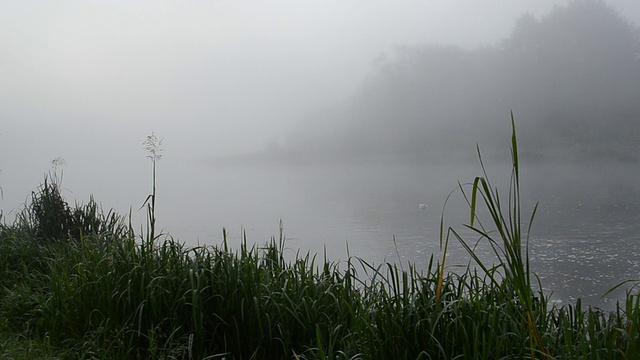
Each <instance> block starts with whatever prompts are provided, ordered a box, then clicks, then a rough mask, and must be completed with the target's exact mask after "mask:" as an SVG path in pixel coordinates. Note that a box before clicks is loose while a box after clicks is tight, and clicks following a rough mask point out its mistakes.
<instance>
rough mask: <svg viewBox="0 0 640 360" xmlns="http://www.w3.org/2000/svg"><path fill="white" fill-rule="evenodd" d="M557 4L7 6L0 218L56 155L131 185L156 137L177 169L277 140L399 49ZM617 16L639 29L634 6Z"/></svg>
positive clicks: (85, 175) (507, 27)
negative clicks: (145, 147)
mask: <svg viewBox="0 0 640 360" xmlns="http://www.w3.org/2000/svg"><path fill="white" fill-rule="evenodd" d="M566 3H567V1H559V0H554V1H552V0H523V1H509V0H501V1H475V0H465V1H445V0H413V1H411V0H394V1H381V0H351V1H345V0H323V1H319V0H317V1H311V0H310V1H300V0H286V1H283V0H273V1H249V0H245V1H242V0H237V1H236V0H234V1H230V0H229V1H165V0H154V1H123V0H119V1H85V0H82V1H79V0H70V1H64V2H61V1H3V2H1V3H0V24H1V25H0V28H1V29H2V30H1V31H0V48H1V49H2V52H1V55H0V79H1V81H0V83H1V84H2V85H1V86H0V170H1V171H2V172H0V186H2V189H3V191H4V193H5V198H4V199H3V201H2V202H0V205H3V204H2V203H3V202H4V205H3V206H2V208H4V209H7V208H13V206H15V203H16V201H19V200H23V199H24V197H25V196H26V195H27V194H28V193H29V192H30V191H31V190H33V189H34V187H35V186H37V184H39V183H40V181H41V180H42V176H43V174H44V173H45V172H47V171H48V170H49V169H50V167H51V160H52V159H55V158H57V157H62V158H64V159H65V161H66V163H67V165H66V166H65V171H66V172H67V174H69V173H72V174H73V173H75V175H74V176H75V178H76V179H78V180H77V181H78V182H82V184H84V185H85V186H87V187H90V186H96V187H105V186H107V185H105V183H104V178H105V177H108V176H115V175H113V174H117V176H119V177H124V178H126V177H127V176H129V175H130V176H132V177H135V178H137V177H138V175H139V173H138V171H139V170H140V169H144V171H146V170H147V167H148V162H146V161H147V160H146V159H145V156H146V154H145V153H144V151H143V150H142V146H141V143H142V142H143V141H144V139H145V137H146V136H147V135H149V134H150V133H152V132H154V133H155V134H156V135H158V136H159V137H161V138H164V145H165V148H166V158H167V159H169V158H172V159H173V160H167V161H168V162H171V161H173V162H172V164H173V165H177V164H178V163H179V162H186V161H198V160H202V159H206V158H211V157H219V156H225V155H232V154H236V153H242V152H250V151H255V150H259V149H262V148H264V147H265V146H267V145H268V144H272V143H281V142H283V141H285V139H286V137H287V135H288V133H289V132H290V131H291V129H292V128H295V127H299V126H304V124H302V125H301V123H300V122H301V121H304V118H305V115H306V114H309V113H310V112H313V111H314V109H317V108H322V107H323V106H327V105H328V104H332V103H336V102H340V101H344V99H347V98H348V97H349V96H350V95H351V94H354V93H355V92H356V91H357V90H358V88H359V86H360V84H361V83H362V81H363V80H364V79H366V78H367V77H368V76H371V74H372V73H373V71H374V69H375V67H374V65H373V64H374V62H375V59H376V58H377V57H379V56H380V55H381V54H383V53H387V52H390V51H393V48H394V47H395V46H399V45H413V44H421V43H429V44H432V43H437V44H452V45H458V46H461V47H465V48H474V47H478V46H487V45H493V44H495V43H497V42H498V41H499V40H500V39H502V38H505V37H507V36H508V35H509V33H510V31H511V29H512V27H513V25H514V23H515V20H516V19H517V17H518V16H519V15H522V14H524V13H527V12H531V13H533V14H534V15H536V16H540V15H543V14H545V13H547V12H548V11H550V10H551V9H552V8H553V6H555V5H563V4H566ZM612 5H614V6H616V7H617V8H618V9H620V11H621V12H622V13H623V14H624V15H625V16H627V17H628V18H629V19H631V20H635V21H636V22H640V21H639V20H640V2H638V1H637V0H620V1H616V2H612ZM634 16H635V19H634ZM114 183H119V182H118V181H115V182H114ZM114 186H115V185H114ZM140 186H143V185H140ZM133 188H134V189H135V191H138V190H139V189H138V188H137V187H136V186H133ZM116 190H120V191H125V190H126V191H129V189H123V188H122V187H120V188H118V189H116ZM131 191H133V190H131ZM5 211H6V210H5Z"/></svg>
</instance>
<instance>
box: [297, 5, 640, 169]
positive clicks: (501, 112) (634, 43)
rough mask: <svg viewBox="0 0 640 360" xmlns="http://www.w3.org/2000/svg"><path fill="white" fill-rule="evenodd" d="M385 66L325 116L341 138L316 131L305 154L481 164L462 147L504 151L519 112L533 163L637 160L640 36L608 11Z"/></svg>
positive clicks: (391, 60) (414, 50)
mask: <svg viewBox="0 0 640 360" xmlns="http://www.w3.org/2000/svg"><path fill="white" fill-rule="evenodd" d="M376 65H377V68H376V69H377V71H376V74H375V76H373V77H372V78H370V79H369V80H368V81H367V82H366V83H364V84H363V85H362V87H361V90H360V91H359V92H358V94H356V96H354V97H353V98H352V99H350V101H349V102H348V103H347V104H344V105H341V106H340V107H339V109H338V110H333V111H327V114H329V115H331V116H332V118H333V119H335V120H336V121H335V122H339V123H340V124H339V126H338V127H337V128H334V129H333V130H332V131H325V132H324V133H322V132H320V133H322V139H319V136H317V134H318V133H319V131H317V129H316V127H313V128H314V130H313V134H307V135H308V136H307V137H305V136H302V135H301V134H297V138H298V139H297V142H296V141H292V144H293V145H292V147H293V148H294V149H295V150H296V151H297V152H298V154H305V153H306V154H307V155H310V156H318V157H325V158H327V157H333V158H343V159H345V158H347V159H348V158H351V159H356V160H372V159H383V160H385V159H388V160H394V161H397V160H401V161H409V162H414V161H448V160H449V159H451V157H452V156H453V157H454V158H455V157H458V158H468V159H472V158H473V154H474V153H473V150H474V149H473V148H472V147H469V148H468V149H467V148H464V147H460V146H458V145H459V144H465V143H466V144H473V143H475V142H481V143H485V144H495V148H496V149H498V148H500V147H501V146H503V145H504V144H501V143H499V142H498V139H502V138H504V135H505V134H503V133H502V132H501V131H503V130H499V129H501V128H503V126H501V125H502V120H501V119H503V118H504V116H505V114H508V112H509V111H513V112H514V113H516V114H517V115H518V117H519V118H520V119H521V123H522V125H521V129H522V133H523V134H524V135H525V136H523V138H522V139H521V147H522V151H523V155H524V156H527V157H529V158H541V159H549V158H557V157H564V158H571V159H576V158H585V159H592V158H602V159H615V160H624V161H635V160H636V156H637V155H636V154H637V153H638V151H637V150H638V149H637V147H638V145H637V144H638V139H640V127H639V126H638V124H640V103H639V102H638V101H637V99H640V32H639V30H638V27H637V26H636V25H634V24H632V23H630V22H628V21H627V20H626V19H625V18H624V16H622V15H621V14H620V13H619V12H618V11H617V10H616V9H614V8H612V7H610V6H608V5H605V4H604V3H603V2H600V1H593V0H581V1H574V2H572V3H570V4H568V5H567V6H566V7H556V8H555V9H554V10H553V11H552V12H550V13H549V14H547V15H546V16H543V17H541V18H539V19H536V18H535V17H533V16H532V15H530V14H525V15H523V16H521V17H520V18H519V19H517V21H516V22H515V27H514V29H513V31H512V32H511V34H510V36H509V37H507V38H506V39H503V40H502V41H501V42H499V43H498V44H496V45H494V46H491V47H481V48H476V49H462V48H458V47H455V46H443V45H415V46H404V47H398V48H396V49H395V51H394V52H393V53H392V54H390V55H385V56H381V58H380V59H378V60H377V61H376ZM327 114H318V116H317V118H318V119H319V122H322V123H326V122H328V119H327V116H326V115H327ZM335 122H334V126H335ZM491 150H492V149H491V148H488V149H487V151H491ZM320 154H322V155H320Z"/></svg>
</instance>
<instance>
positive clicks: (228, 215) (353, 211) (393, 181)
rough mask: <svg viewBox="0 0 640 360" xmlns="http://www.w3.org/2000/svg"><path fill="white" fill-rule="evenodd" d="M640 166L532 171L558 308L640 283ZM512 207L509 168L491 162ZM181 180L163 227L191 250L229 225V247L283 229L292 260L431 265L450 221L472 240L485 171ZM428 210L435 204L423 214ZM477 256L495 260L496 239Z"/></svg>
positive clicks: (457, 258)
mask: <svg viewBox="0 0 640 360" xmlns="http://www.w3.org/2000/svg"><path fill="white" fill-rule="evenodd" d="M638 168H640V166H636V165H629V164H609V163H596V164H594V163H591V164H573V165H567V164H533V165H526V164H524V165H522V171H521V195H522V206H523V207H522V211H523V214H524V216H523V221H524V222H525V223H528V219H529V216H530V214H531V211H532V209H533V208H534V206H535V204H536V202H537V203H538V204H539V205H538V210H537V214H536V216H535V219H534V222H533V225H532V227H531V237H530V242H529V250H530V259H531V266H532V269H533V271H534V272H535V273H536V274H537V275H538V276H539V277H540V281H541V283H542V286H543V288H544V289H545V291H546V293H547V294H551V296H552V298H553V299H554V301H557V302H559V303H563V302H565V303H566V302H574V301H575V300H576V299H577V298H582V300H583V303H587V304H591V305H593V306H598V307H601V308H608V309H611V308H612V307H613V306H614V304H615V300H616V299H619V298H620V297H621V296H623V295H624V290H618V291H616V292H614V293H613V294H611V295H610V296H608V297H605V298H602V297H601V296H602V295H603V294H604V293H605V292H606V291H607V290H609V289H610V288H612V287H613V286H615V285H616V284H618V283H620V282H622V281H625V280H629V279H640V260H639V259H640V257H639V256H638V255H639V254H640V227H639V225H638V224H640V205H639V203H638V199H640V186H639V184H640V182H639V181H638V180H639V179H640V171H638ZM487 169H488V171H489V176H490V179H491V180H492V182H493V183H494V185H495V186H498V188H499V191H500V193H501V195H502V196H503V201H505V202H506V200H507V195H508V194H507V193H508V180H509V176H510V168H509V167H508V166H505V165H488V166H487ZM176 173H179V174H180V175H181V176H179V177H175V178H173V177H170V178H164V179H162V178H161V181H162V182H163V187H162V192H161V193H160V197H159V199H160V202H159V204H158V208H159V210H158V213H159V219H158V221H159V224H161V227H162V228H163V229H165V231H167V232H169V233H170V234H171V235H173V236H174V237H175V238H177V239H179V240H180V241H183V242H186V243H187V244H188V245H197V244H220V243H221V242H222V228H223V227H225V228H226V229H227V231H228V233H229V236H228V242H229V243H230V245H231V246H239V244H240V243H241V241H242V239H243V237H244V236H245V235H246V239H247V242H248V243H250V244H253V243H256V244H258V245H260V244H264V243H265V242H267V241H268V240H269V239H271V237H272V236H276V237H277V236H278V233H279V222H280V220H282V221H283V224H284V234H285V237H286V247H287V248H288V249H289V250H288V252H289V253H290V254H295V253H296V252H298V251H299V252H300V253H302V254H305V253H306V252H311V253H317V254H319V256H320V257H322V256H324V255H325V254H326V256H327V258H328V259H329V260H344V259H346V258H347V257H348V255H351V256H358V257H361V258H363V259H365V260H367V261H368V262H370V263H374V264H380V263H382V262H385V261H390V262H401V263H402V264H407V263H412V264H414V265H415V266H416V268H417V269H421V268H424V267H425V266H427V264H428V261H429V259H430V257H431V256H432V255H433V256H434V259H436V260H438V259H441V258H442V250H441V248H440V221H441V217H442V214H443V206H444V204H445V200H446V198H447V195H448V194H449V193H450V192H451V191H452V190H454V194H453V195H452V196H451V197H450V198H449V200H448V202H447V206H446V208H445V210H444V224H445V228H447V227H449V226H451V227H452V228H454V229H456V230H458V231H460V232H461V234H463V236H465V239H466V240H468V241H470V242H474V241H475V240H477V236H476V235H474V234H472V233H470V232H469V231H467V230H465V229H464V227H463V226H462V224H468V222H469V209H468V206H466V204H465V201H464V198H463V197H462V196H460V194H459V190H456V189H457V188H458V183H459V182H460V183H461V184H463V188H466V189H468V190H469V189H470V188H469V187H468V185H464V184H465V183H470V182H472V181H473V179H474V177H475V176H477V175H481V169H480V167H479V165H477V164H468V165H464V166H447V165H439V166H422V167H420V166H404V165H392V166H389V165H357V166H356V165H354V166H297V167H291V166H253V167H242V166H238V167H233V166H228V167H225V168H212V167H206V166H201V165H184V168H182V169H180V170H179V171H177V172H176ZM420 204H426V205H428V207H427V208H426V209H421V208H420ZM477 251H478V253H479V254H480V256H481V257H482V258H484V259H487V260H488V261H492V259H493V257H492V256H491V255H490V249H489V247H488V246H487V244H486V243H482V242H481V243H480V245H479V246H478V250H477ZM469 259H470V257H469V255H468V254H467V253H466V252H465V251H464V249H463V248H462V247H461V246H460V244H458V243H457V242H455V241H453V242H451V243H450V247H449V253H448V259H447V264H448V266H449V269H450V270H451V271H459V269H460V267H461V266H465V265H467V264H468V262H469Z"/></svg>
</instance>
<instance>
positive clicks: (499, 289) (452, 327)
mask: <svg viewBox="0 0 640 360" xmlns="http://www.w3.org/2000/svg"><path fill="white" fill-rule="evenodd" d="M44 193H45V195H47V194H48V195H47V196H48V198H47V197H42V196H41V197H39V198H37V199H39V200H40V201H36V202H35V204H36V205H37V204H39V205H40V207H37V206H35V207H34V206H33V204H32V206H31V208H30V209H27V210H25V212H24V213H23V216H21V217H19V219H18V221H16V223H14V224H12V225H3V226H2V228H1V229H0V264H2V265H1V267H0V272H1V274H0V289H1V290H0V315H1V316H0V319H2V320H1V321H0V344H1V347H0V357H2V358H14V359H38V358H39V359H50V358H61V359H67V358H74V359H88V358H98V359H172V358H174V359H187V358H193V359H204V358H209V359H222V358H235V359H240V358H242V359H249V358H256V359H278V358H291V359H317V358H339V359H352V358H358V359H416V358H425V359H426V358H433V359H451V358H456V357H462V358H465V359H491V358H503V357H512V358H527V357H531V354H532V349H533V351H534V352H535V354H537V355H536V356H537V357H539V358H545V356H546V355H544V354H548V355H550V356H552V357H554V358H562V359H578V358H596V357H600V358H608V359H616V358H620V359H622V358H634V357H635V356H637V355H638V351H640V348H639V345H638V344H640V333H639V331H638V325H640V323H639V322H640V299H639V297H638V295H637V294H636V293H632V292H629V293H628V294H627V297H626V301H624V302H621V303H619V304H618V306H617V308H616V310H615V311H613V312H604V311H601V310H598V309H593V308H588V307H586V308H585V307H583V306H581V304H580V301H578V302H577V303H575V304H567V305H564V306H562V307H558V306H554V305H552V304H550V303H549V302H548V298H547V297H546V295H545V294H543V293H541V292H535V291H533V290H532V291H531V294H532V297H531V298H530V299H521V298H518V293H517V292H516V291H515V289H514V284H513V283H511V282H509V281H507V280H502V281H499V282H496V281H494V278H493V275H495V274H484V273H482V272H480V271H476V270H471V269H469V270H467V271H465V272H463V273H462V274H451V273H449V274H445V275H444V276H442V273H441V271H440V264H441V262H440V261H439V259H438V256H437V255H436V256H435V257H432V258H431V262H430V263H429V266H428V267H427V269H426V270H424V271H421V272H418V271H416V270H415V269H413V268H405V269H403V268H401V267H399V266H398V265H395V264H369V263H368V262H367V261H366V260H364V259H358V258H350V259H348V260H346V261H343V262H332V261H331V260H330V259H323V258H321V257H316V256H311V255H307V254H295V255H293V260H285V258H288V259H290V258H291V257H292V254H287V250H286V240H285V239H283V238H279V239H276V238H274V240H273V241H272V242H271V243H268V244H265V246H262V247H260V246H244V247H242V248H240V249H231V248H229V247H228V246H227V245H226V243H223V244H220V245H218V246H208V247H185V246H184V245H181V244H180V243H179V242H177V241H174V240H172V239H170V238H169V239H166V238H164V237H163V236H162V235H160V236H157V237H156V238H150V237H149V236H148V233H146V236H145V234H142V235H136V234H134V232H133V230H132V229H130V228H129V227H128V226H127V221H126V218H123V217H121V216H118V215H116V214H113V213H111V212H107V213H104V212H102V211H101V210H100V209H99V207H97V206H96V205H95V203H89V204H87V205H85V206H76V207H75V208H70V207H68V206H67V207H65V205H63V204H62V203H60V202H59V201H58V200H60V199H59V198H56V196H57V195H56V193H55V191H45V192H44ZM41 194H42V192H41ZM43 200H46V201H43ZM43 209H44V210H47V211H49V213H48V214H47V212H46V211H45V212H42V211H41V210H43ZM54 209H58V210H60V211H61V212H60V213H58V214H57V215H56V216H57V217H56V216H53V215H54V214H53V213H51V211H53V210H54ZM65 214H66V215H69V218H71V219H75V220H70V222H69V224H71V226H72V227H71V228H70V229H71V230H69V229H67V230H64V231H67V234H69V235H68V236H67V237H62V238H61V237H57V238H56V237H52V234H53V233H52V231H57V230H60V229H54V228H48V229H47V228H46V226H52V224H54V223H58V222H59V221H60V217H59V216H58V215H63V216H62V217H63V218H65V216H66V215H65ZM47 219H57V220H56V221H58V222H48V220H47ZM47 231H49V232H48V233H47ZM45 233H46V234H48V235H46V236H45ZM490 271H493V272H498V271H500V268H499V267H496V268H494V269H493V270H490ZM526 303H530V304H532V305H533V306H532V307H531V309H529V310H530V311H531V314H532V315H533V319H534V324H535V326H536V327H537V329H538V331H539V335H540V339H541V342H540V343H539V344H536V343H534V342H532V338H531V332H530V327H529V324H528V323H527V321H526V318H525V317H523V314H524V312H525V311H528V310H527V308H526V306H525V305H524V304H526ZM532 346H533V348H532Z"/></svg>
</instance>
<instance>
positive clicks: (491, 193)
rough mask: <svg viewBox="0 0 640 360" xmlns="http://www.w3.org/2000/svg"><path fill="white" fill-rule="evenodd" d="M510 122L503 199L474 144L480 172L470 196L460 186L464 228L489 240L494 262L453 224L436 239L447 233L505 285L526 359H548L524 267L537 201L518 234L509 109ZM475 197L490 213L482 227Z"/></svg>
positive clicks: (517, 181) (514, 147)
mask: <svg viewBox="0 0 640 360" xmlns="http://www.w3.org/2000/svg"><path fill="white" fill-rule="evenodd" d="M511 125H512V133H511V159H512V172H511V181H510V187H509V192H508V197H507V199H506V203H504V202H503V200H504V199H503V198H501V196H500V194H499V192H498V190H497V188H494V187H493V185H492V184H491V181H490V180H489V176H488V174H487V171H486V168H485V166H484V162H483V161H482V155H481V153H480V148H479V147H477V151H478V159H479V161H480V165H481V168H482V173H483V175H482V176H478V177H476V178H475V179H474V181H473V184H472V192H471V196H470V197H469V196H468V193H467V192H466V191H465V189H464V188H463V187H462V186H460V191H461V192H462V195H463V196H464V198H465V199H466V200H467V203H468V204H469V207H470V210H471V212H470V220H469V224H468V225H465V227H466V228H467V229H469V230H472V231H473V232H474V233H476V234H478V235H479V236H480V239H479V240H478V241H477V242H476V245H477V243H478V242H479V241H483V240H485V241H488V242H489V244H490V246H491V249H492V250H493V254H494V255H495V257H496V259H497V263H498V265H497V266H493V265H488V264H486V263H485V261H483V260H482V259H480V257H479V256H478V255H477V254H476V252H475V251H474V249H475V247H476V245H474V244H472V243H470V242H469V241H468V240H466V239H464V238H463V237H462V236H461V235H460V233H459V232H458V231H457V230H455V229H452V228H449V230H448V232H447V235H446V236H445V237H444V238H443V236H442V233H441V243H442V242H444V243H445V248H446V245H447V244H446V243H448V241H449V236H450V235H453V237H455V238H456V239H457V240H458V241H459V242H460V243H461V244H462V246H463V247H464V249H465V250H467V252H468V253H469V255H470V256H471V257H472V259H473V260H474V262H475V264H477V265H478V266H479V267H480V268H481V269H482V271H483V272H484V273H485V274H486V275H487V279H488V280H489V281H490V282H492V283H494V284H500V283H502V284H503V285H504V286H501V287H500V288H501V289H503V291H504V294H503V295H504V297H505V298H506V299H509V301H510V304H511V305H512V308H513V309H514V310H515V311H516V313H517V314H518V317H519V318H520V319H521V320H522V321H523V323H524V325H525V326H526V327H527V330H528V333H529V342H530V344H529V347H530V351H531V358H535V357H536V356H535V355H536V353H537V354H539V355H540V356H541V357H542V358H545V359H551V355H550V354H549V350H548V349H547V348H546V346H545V345H544V342H543V338H542V335H541V334H540V331H539V329H538V325H537V322H536V316H535V314H534V307H535V304H534V301H536V299H539V297H538V296H537V295H539V296H540V298H542V297H544V296H543V294H542V293H540V294H537V293H536V291H534V290H533V287H532V283H531V270H530V267H529V246H528V242H529V232H530V229H531V223H532V222H533V219H534V217H535V213H536V210H537V207H538V206H537V204H536V205H535V207H534V209H533V212H532V214H531V218H530V221H529V224H528V225H527V228H526V234H523V228H524V224H523V222H522V214H521V201H520V164H519V158H518V144H517V138H516V129H515V120H514V118H513V113H512V114H511ZM479 199H480V200H481V201H482V203H483V204H484V208H485V209H486V210H487V211H488V213H489V215H490V226H491V227H485V225H484V224H483V223H482V222H481V221H480V219H479V218H478V200H479ZM523 246H524V251H525V253H524V254H523ZM443 264H444V261H443Z"/></svg>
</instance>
